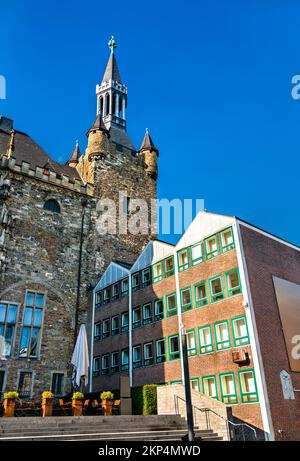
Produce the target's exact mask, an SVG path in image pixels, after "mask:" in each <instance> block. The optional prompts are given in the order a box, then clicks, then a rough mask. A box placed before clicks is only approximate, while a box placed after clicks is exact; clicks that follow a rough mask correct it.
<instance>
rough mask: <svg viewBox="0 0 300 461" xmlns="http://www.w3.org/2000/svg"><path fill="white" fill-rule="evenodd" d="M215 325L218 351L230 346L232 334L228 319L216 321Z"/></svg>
mask: <svg viewBox="0 0 300 461" xmlns="http://www.w3.org/2000/svg"><path fill="white" fill-rule="evenodd" d="M214 327H215V339H216V348H217V351H221V350H223V349H229V348H230V336H229V327H228V320H224V321H222V322H216V323H215V324H214Z"/></svg>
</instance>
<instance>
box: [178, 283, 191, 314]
mask: <svg viewBox="0 0 300 461" xmlns="http://www.w3.org/2000/svg"><path fill="white" fill-rule="evenodd" d="M180 302H181V312H186V311H188V310H190V309H192V308H193V304H192V290H191V287H186V288H182V289H181V290H180Z"/></svg>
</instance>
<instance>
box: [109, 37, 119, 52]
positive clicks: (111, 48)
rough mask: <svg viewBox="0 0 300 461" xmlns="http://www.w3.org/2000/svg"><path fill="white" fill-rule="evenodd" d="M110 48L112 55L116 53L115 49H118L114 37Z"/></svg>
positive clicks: (110, 42)
mask: <svg viewBox="0 0 300 461" xmlns="http://www.w3.org/2000/svg"><path fill="white" fill-rule="evenodd" d="M108 46H109V48H110V51H111V53H113V52H114V48H117V44H116V41H115V37H114V36H113V35H112V36H111V39H110V41H109V42H108Z"/></svg>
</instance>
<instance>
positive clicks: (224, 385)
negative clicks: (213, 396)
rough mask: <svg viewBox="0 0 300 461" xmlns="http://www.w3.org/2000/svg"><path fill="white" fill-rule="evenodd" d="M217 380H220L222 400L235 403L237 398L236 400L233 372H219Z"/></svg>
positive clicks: (230, 403)
mask: <svg viewBox="0 0 300 461" xmlns="http://www.w3.org/2000/svg"><path fill="white" fill-rule="evenodd" d="M219 380H220V388H221V397H222V402H224V403H226V404H228V405H232V404H235V403H237V401H238V400H237V393H236V385H235V378H234V373H232V372H229V373H220V374H219Z"/></svg>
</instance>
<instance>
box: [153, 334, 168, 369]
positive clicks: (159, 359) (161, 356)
mask: <svg viewBox="0 0 300 461" xmlns="http://www.w3.org/2000/svg"><path fill="white" fill-rule="evenodd" d="M160 342H163V343H164V351H165V352H164V354H158V347H157V345H158V343H160ZM155 357H156V363H163V362H165V361H166V360H167V344H166V338H160V339H157V340H156V341H155Z"/></svg>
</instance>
